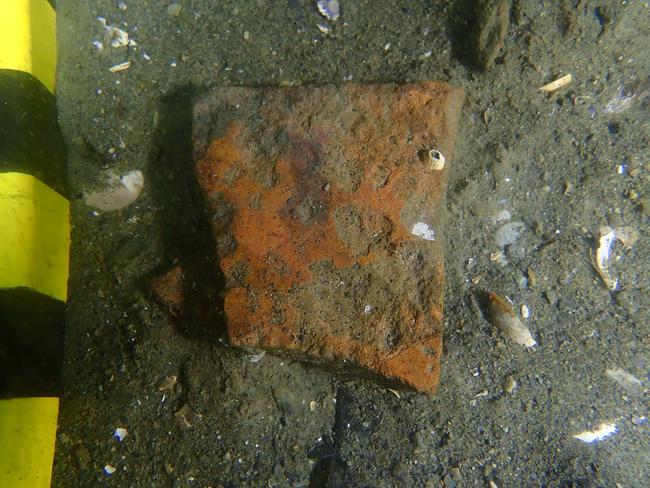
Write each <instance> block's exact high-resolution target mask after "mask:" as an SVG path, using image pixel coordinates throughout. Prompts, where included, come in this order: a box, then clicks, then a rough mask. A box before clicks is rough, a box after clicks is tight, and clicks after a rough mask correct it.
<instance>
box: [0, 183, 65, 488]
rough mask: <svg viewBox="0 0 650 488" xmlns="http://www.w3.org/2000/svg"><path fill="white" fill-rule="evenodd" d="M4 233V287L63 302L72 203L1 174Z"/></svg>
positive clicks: (0, 251) (0, 271) (0, 279)
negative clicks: (27, 291)
mask: <svg viewBox="0 0 650 488" xmlns="http://www.w3.org/2000/svg"><path fill="white" fill-rule="evenodd" d="M0 232H1V238H0V288H18V287H27V288H31V289H32V290H35V291H37V292H40V293H43V294H45V295H49V296H51V297H53V298H56V299H58V300H61V301H65V300H66V298H67V292H68V262H69V249H70V203H69V202H68V200H67V199H66V198H64V197H63V196H61V195H60V194H59V193H57V192H55V191H54V190H52V189H51V188H50V187H49V186H47V185H45V184H44V183H41V182H40V181H39V180H37V179H36V178H34V177H33V176H31V175H26V174H22V173H0ZM0 486H1V485H0Z"/></svg>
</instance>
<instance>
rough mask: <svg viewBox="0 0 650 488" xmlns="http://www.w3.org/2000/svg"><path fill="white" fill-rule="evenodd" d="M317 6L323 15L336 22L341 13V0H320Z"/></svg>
mask: <svg viewBox="0 0 650 488" xmlns="http://www.w3.org/2000/svg"><path fill="white" fill-rule="evenodd" d="M316 8H318V12H319V13H320V14H321V15H322V16H323V17H325V18H326V19H327V20H331V21H332V22H336V21H337V20H338V18H339V16H340V15H341V7H340V5H339V0H318V1H317V2H316Z"/></svg>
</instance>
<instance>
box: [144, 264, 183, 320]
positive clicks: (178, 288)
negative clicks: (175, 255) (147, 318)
mask: <svg viewBox="0 0 650 488" xmlns="http://www.w3.org/2000/svg"><path fill="white" fill-rule="evenodd" d="M184 286H185V276H184V272H183V268H182V267H181V266H179V265H177V266H174V267H173V268H172V269H170V270H169V271H167V272H166V273H165V274H163V275H160V276H156V277H155V278H152V280H151V290H152V291H153V293H154V295H155V296H156V298H157V299H158V300H159V301H160V302H161V303H162V304H163V305H165V306H167V307H168V308H169V310H170V311H171V312H172V313H174V314H178V313H179V312H180V311H181V309H182V308H183V305H184V303H185V291H184Z"/></svg>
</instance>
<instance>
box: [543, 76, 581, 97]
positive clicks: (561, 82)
mask: <svg viewBox="0 0 650 488" xmlns="http://www.w3.org/2000/svg"><path fill="white" fill-rule="evenodd" d="M572 81H573V77H572V76H571V74H568V75H564V76H562V77H560V78H558V79H557V80H554V81H551V82H550V83H547V84H546V85H544V86H540V87H539V91H543V92H546V93H551V92H554V91H555V90H557V89H559V88H562V87H563V86H566V85H568V84H569V83H571V82H572Z"/></svg>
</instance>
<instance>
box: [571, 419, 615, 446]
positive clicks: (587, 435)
mask: <svg viewBox="0 0 650 488" xmlns="http://www.w3.org/2000/svg"><path fill="white" fill-rule="evenodd" d="M616 432H618V429H617V428H616V425H615V424H612V423H607V422H603V423H601V424H600V425H599V426H598V428H597V429H596V430H585V431H582V432H580V433H579V434H576V435H574V436H573V437H574V438H575V439H578V440H580V441H582V442H586V443H587V444H591V443H592V442H597V441H602V440H603V439H606V438H608V437H609V436H611V435H612V434H616Z"/></svg>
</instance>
